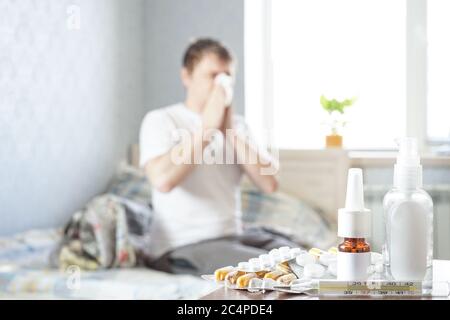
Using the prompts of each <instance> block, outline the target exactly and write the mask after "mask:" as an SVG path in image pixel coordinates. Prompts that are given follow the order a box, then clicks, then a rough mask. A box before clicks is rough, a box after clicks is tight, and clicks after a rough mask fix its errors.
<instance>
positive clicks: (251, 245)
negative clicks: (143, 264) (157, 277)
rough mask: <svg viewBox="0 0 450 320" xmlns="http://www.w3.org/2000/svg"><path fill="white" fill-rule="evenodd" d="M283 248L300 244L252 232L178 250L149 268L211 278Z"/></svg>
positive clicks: (272, 234)
mask: <svg viewBox="0 0 450 320" xmlns="http://www.w3.org/2000/svg"><path fill="white" fill-rule="evenodd" d="M282 246H289V247H299V244H298V243H295V242H293V241H291V240H290V238H289V237H288V236H286V235H283V234H281V233H277V232H274V231H271V230H268V229H265V228H250V229H247V230H245V231H244V232H243V234H241V235H237V236H230V237H224V238H217V239H211V240H206V241H202V242H199V243H195V244H190V245H186V246H183V247H180V248H176V249H174V250H172V251H170V252H168V253H166V254H164V255H163V256H162V257H160V258H159V259H157V260H156V261H154V262H152V263H149V264H148V266H149V267H151V268H153V269H157V270H161V271H165V272H169V273H176V274H192V275H202V274H211V273H213V272H214V270H216V269H218V268H220V267H224V266H229V265H237V263H239V262H241V261H247V260H248V259H250V258H255V257H258V256H259V255H260V254H263V253H267V252H268V251H269V250H271V249H274V248H278V247H282Z"/></svg>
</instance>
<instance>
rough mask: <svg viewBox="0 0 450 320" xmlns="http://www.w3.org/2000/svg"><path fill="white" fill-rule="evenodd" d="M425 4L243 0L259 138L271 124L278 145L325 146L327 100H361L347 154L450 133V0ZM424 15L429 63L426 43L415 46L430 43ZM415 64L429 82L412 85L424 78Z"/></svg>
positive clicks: (251, 114)
mask: <svg viewBox="0 0 450 320" xmlns="http://www.w3.org/2000/svg"><path fill="white" fill-rule="evenodd" d="M424 3H425V2H423V0H413V1H406V0H398V1H391V0H364V1H361V0H277V1H271V0H264V1H251V0H247V1H246V7H245V19H246V21H245V30H246V33H245V55H246V61H245V68H246V70H245V75H246V83H245V85H246V110H245V111H246V117H247V120H248V122H249V123H250V126H251V127H253V128H256V129H254V131H255V135H256V136H259V137H260V138H261V139H262V140H263V141H265V142H267V135H268V133H267V132H265V129H268V128H270V129H271V130H272V131H271V133H270V135H271V137H272V139H273V140H274V141H273V142H274V143H275V145H276V146H277V147H279V148H322V147H323V146H324V140H325V138H324V137H325V135H326V134H327V133H328V130H327V128H326V126H325V125H324V124H323V123H324V122H325V120H326V119H327V114H326V112H325V111H323V110H322V108H321V105H320V96H321V95H322V94H324V95H325V96H326V97H327V98H337V99H343V98H351V97H356V98H357V101H356V103H355V105H354V106H351V107H349V108H348V109H347V111H346V116H345V119H344V120H346V122H347V124H346V126H345V128H344V131H343V132H344V145H345V147H346V148H348V149H371V150H380V149H392V148H395V143H394V139H395V138H396V137H399V136H404V135H406V134H409V135H411V134H414V135H417V136H418V138H419V140H420V142H421V143H425V141H426V140H427V135H428V136H429V137H438V138H442V137H448V135H449V134H450V132H449V131H450V120H448V119H450V106H446V107H445V109H446V111H444V110H443V105H444V104H445V103H446V100H445V92H446V91H448V90H445V89H446V88H445V86H446V85H447V83H449V82H448V81H447V80H446V79H445V75H446V74H450V59H446V57H449V56H450V43H449V42H448V41H447V42H446V41H444V39H446V38H448V33H449V31H448V30H450V22H449V20H448V19H446V16H448V13H450V1H448V0H429V1H428V16H426V15H427V13H426V12H427V10H423V9H424V8H427V7H426V6H425V5H424ZM427 17H428V20H429V21H428V33H425V34H428V41H429V50H428V64H427V61H426V57H427V55H426V50H427V48H426V45H424V46H423V48H422V46H420V45H416V44H415V43H414V42H420V41H424V38H426V35H425V36H421V35H422V34H421V31H423V28H425V31H426V30H427V29H426V24H423V23H422V21H426V18H427ZM430 20H432V21H433V22H432V23H431V22H430ZM411 35H412V36H411ZM416 50H419V51H418V52H419V54H417V52H416ZM420 50H422V51H423V52H421V51H420ZM422 57H423V58H422ZM422 60H423V61H422ZM416 66H418V67H424V68H426V66H428V69H424V70H425V73H424V76H423V77H422V78H423V80H422V79H419V81H415V79H416V78H417V77H418V75H420V73H417V72H408V70H407V69H408V68H416ZM409 71H411V70H409ZM413 71H414V70H413ZM427 72H428V90H429V91H428V92H429V94H427V93H428V92H427V81H426V77H427ZM418 87H419V88H418ZM408 91H409V92H408ZM422 99H423V100H422ZM449 101H450V100H449ZM427 102H428V105H429V108H428V110H425V108H426V104H427ZM447 104H450V102H448V103H447ZM427 111H428V117H426V116H425V115H427ZM443 112H444V113H445V112H446V117H443ZM422 114H423V115H424V116H422ZM411 115H412V116H411ZM426 119H428V120H426ZM427 121H428V122H427ZM427 124H428V125H427ZM425 128H426V129H427V132H425V131H426V129H425ZM422 140H423V141H422Z"/></svg>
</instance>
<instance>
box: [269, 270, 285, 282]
mask: <svg viewBox="0 0 450 320" xmlns="http://www.w3.org/2000/svg"><path fill="white" fill-rule="evenodd" d="M285 274H286V273H285V272H283V271H281V270H275V271H272V272H268V273H266V275H265V276H264V278H266V279H273V280H277V279H278V278H279V277H281V276H284V275H285Z"/></svg>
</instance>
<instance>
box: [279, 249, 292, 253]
mask: <svg viewBox="0 0 450 320" xmlns="http://www.w3.org/2000/svg"><path fill="white" fill-rule="evenodd" d="M289 250H291V248H289V247H280V248H278V251H280V253H281V254H285V253H288V252H289Z"/></svg>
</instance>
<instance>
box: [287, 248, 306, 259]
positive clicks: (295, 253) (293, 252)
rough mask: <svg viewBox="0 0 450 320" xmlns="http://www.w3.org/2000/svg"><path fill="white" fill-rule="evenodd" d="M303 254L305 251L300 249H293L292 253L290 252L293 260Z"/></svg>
mask: <svg viewBox="0 0 450 320" xmlns="http://www.w3.org/2000/svg"><path fill="white" fill-rule="evenodd" d="M302 253H303V251H302V249H300V248H292V249H291V251H290V254H291V257H292V258H295V257H298V256H299V255H300V254H302Z"/></svg>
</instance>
